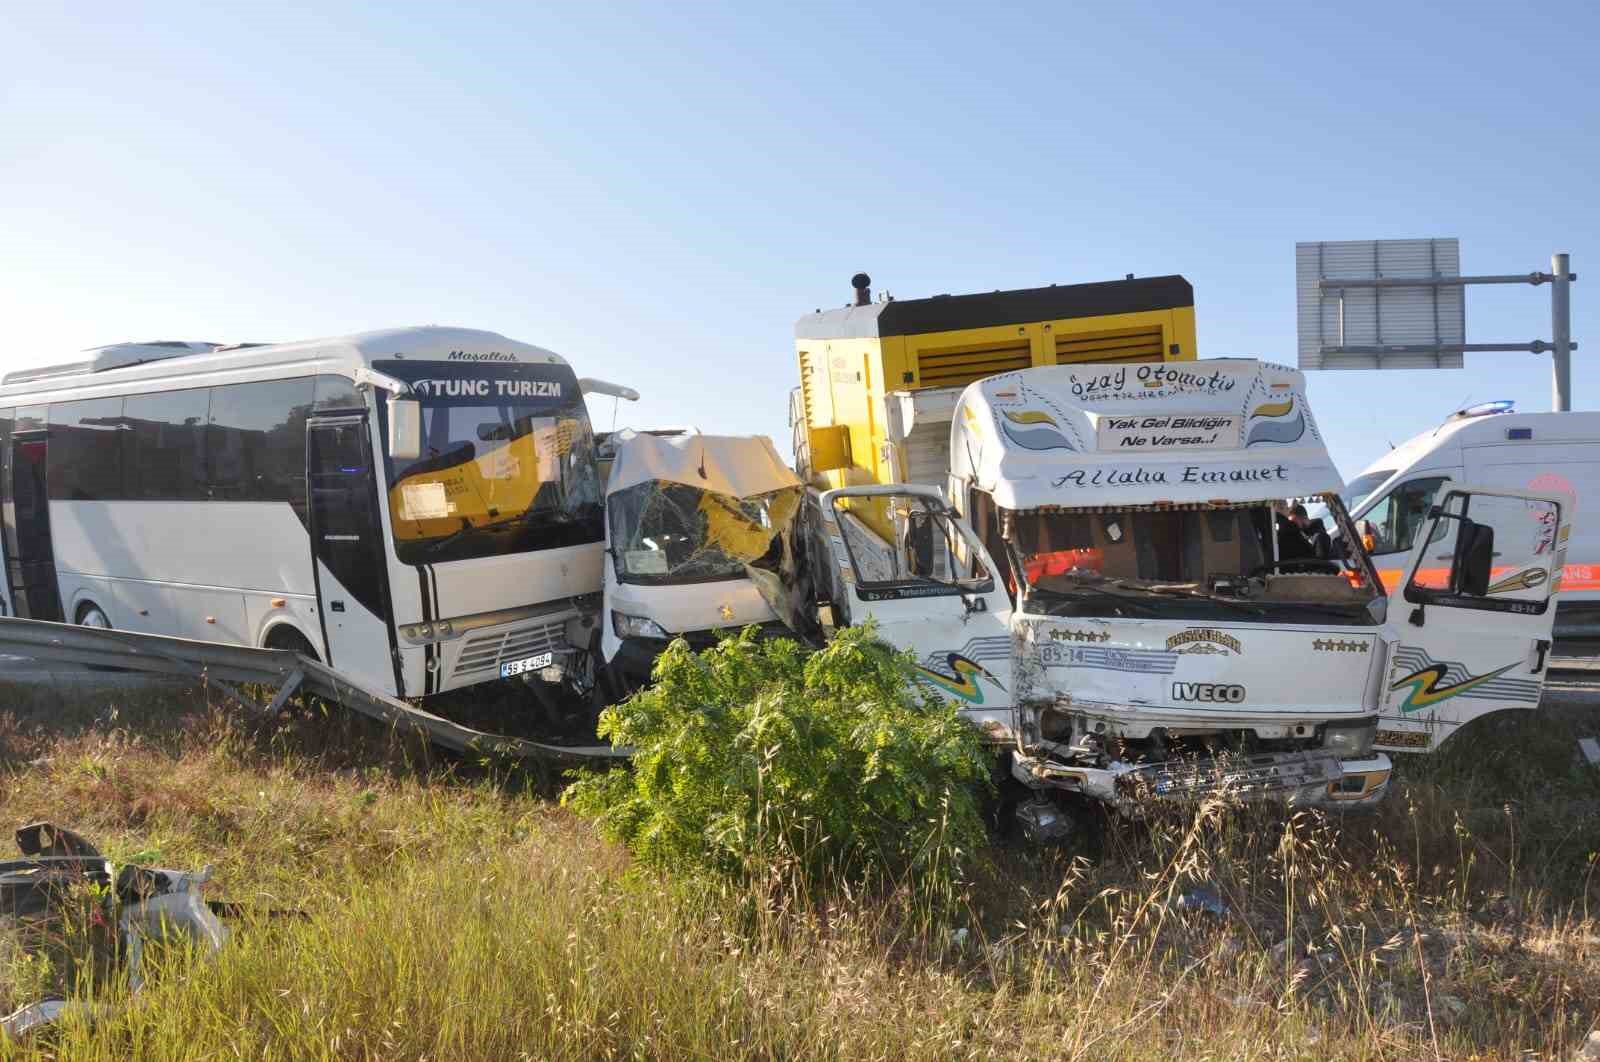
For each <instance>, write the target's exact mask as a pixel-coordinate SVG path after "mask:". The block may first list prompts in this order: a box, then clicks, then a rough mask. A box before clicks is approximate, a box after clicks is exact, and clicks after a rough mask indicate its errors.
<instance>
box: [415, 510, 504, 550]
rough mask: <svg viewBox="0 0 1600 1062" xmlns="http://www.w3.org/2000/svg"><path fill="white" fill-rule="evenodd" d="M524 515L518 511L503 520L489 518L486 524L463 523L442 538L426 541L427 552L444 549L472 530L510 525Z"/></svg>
mask: <svg viewBox="0 0 1600 1062" xmlns="http://www.w3.org/2000/svg"><path fill="white" fill-rule="evenodd" d="M526 515H527V514H526V513H519V514H518V515H516V516H511V517H507V518H506V519H504V520H491V521H490V522H489V523H487V524H471V523H469V524H465V525H463V526H461V527H458V528H456V529H455V530H454V531H452V532H450V533H449V534H448V535H446V536H444V537H443V538H441V539H438V540H436V541H434V542H430V543H428V553H430V554H433V553H438V552H439V551H440V550H442V549H444V548H445V547H446V546H448V545H450V544H451V543H453V542H459V541H461V540H462V539H463V538H466V537H467V536H468V535H470V534H472V533H473V532H474V531H498V530H499V529H501V528H502V527H510V526H512V525H513V524H516V523H519V522H521V521H522V519H523V518H524V517H525V516H526Z"/></svg>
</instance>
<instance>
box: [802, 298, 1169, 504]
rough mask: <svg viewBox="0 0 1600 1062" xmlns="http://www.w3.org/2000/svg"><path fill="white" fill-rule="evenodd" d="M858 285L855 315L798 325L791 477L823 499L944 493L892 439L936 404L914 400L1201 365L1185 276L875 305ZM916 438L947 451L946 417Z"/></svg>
mask: <svg viewBox="0 0 1600 1062" xmlns="http://www.w3.org/2000/svg"><path fill="white" fill-rule="evenodd" d="M855 279H856V290H857V305H854V306H847V307H844V308H843V309H838V310H825V311H819V312H817V313H813V314H808V315H806V316H805V317H802V318H801V319H800V320H799V321H798V322H796V324H795V350H796V352H797V354H798V356H799V362H800V387H799V389H798V392H797V394H796V397H795V400H794V403H793V408H792V410H791V418H792V419H793V421H794V428H795V467H796V470H797V471H798V472H799V474H800V476H801V478H803V479H805V480H807V481H808V482H810V483H811V484H812V485H813V486H816V487H818V488H821V489H828V488H831V487H844V486H856V485H860V484H867V483H897V482H918V481H920V482H928V481H930V479H931V480H932V481H933V482H936V483H939V484H941V485H942V483H943V478H942V476H943V474H942V472H939V473H937V475H938V477H939V478H937V479H935V478H933V477H934V476H935V474H936V472H935V470H934V469H933V468H931V467H920V468H919V467H917V465H918V458H917V454H918V452H919V451H918V449H917V448H916V447H915V446H912V445H908V443H909V442H910V432H911V429H910V428H909V426H907V429H906V431H905V432H904V433H902V432H897V430H896V428H897V417H898V416H899V411H900V409H901V408H903V407H904V406H905V404H906V402H908V401H910V400H915V399H927V398H930V397H933V396H928V395H920V396H919V395H917V394H916V393H917V392H926V391H930V390H935V389H945V390H948V391H949V392H950V395H951V400H950V408H951V409H953V408H954V396H955V395H957V394H959V392H960V390H961V388H964V387H965V386H966V385H967V384H969V383H971V382H972V381H974V380H980V379H982V378H984V377H986V376H994V375H996V374H998V373H1002V372H1010V371H1012V370H1015V369H1026V368H1030V367H1032V366H1036V365H1067V364H1072V363H1075V362H1119V361H1120V362H1152V361H1193V360H1194V359H1195V356H1196V354H1195V327H1194V289H1193V288H1192V287H1191V286H1190V285H1189V282H1188V281H1187V280H1185V279H1184V278H1183V277H1181V276H1165V277H1144V278H1140V279H1132V280H1112V281H1105V282H1102V283H1096V284H1063V285H1052V286H1050V287H1047V288H1024V289H1020V290H1017V291H995V292H989V293H985V294H976V295H935V296H934V297H932V298H928V299H900V300H893V299H891V300H889V301H886V302H876V303H874V302H872V301H871V300H870V297H869V293H868V289H867V284H868V283H870V281H868V279H867V277H866V276H865V275H864V274H861V275H858V276H857V277H856V278H855ZM924 419H925V418H924ZM916 430H917V431H919V432H926V433H927V434H928V436H929V437H930V439H933V440H935V442H937V436H938V435H939V433H940V431H941V430H942V434H943V440H944V441H943V443H942V447H943V448H944V449H947V448H948V439H949V421H948V417H946V419H945V421H944V424H943V427H942V429H941V428H940V426H939V425H938V424H936V423H924V424H921V425H920V426H919V427H918V429H916ZM934 449H935V448H928V449H927V450H926V452H928V453H932V452H934Z"/></svg>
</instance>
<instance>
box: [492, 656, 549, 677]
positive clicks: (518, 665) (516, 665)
mask: <svg viewBox="0 0 1600 1062" xmlns="http://www.w3.org/2000/svg"><path fill="white" fill-rule="evenodd" d="M555 658H556V654H554V653H540V654H539V655H538V656H525V657H523V658H522V659H521V660H508V661H506V662H505V663H504V664H501V665H500V677H501V678H510V677H511V676H512V675H521V674H523V673H524V672H528V671H543V670H544V669H545V668H547V667H549V666H550V665H551V664H552V663H553V662H554V661H555Z"/></svg>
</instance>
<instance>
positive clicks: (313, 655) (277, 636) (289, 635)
mask: <svg viewBox="0 0 1600 1062" xmlns="http://www.w3.org/2000/svg"><path fill="white" fill-rule="evenodd" d="M266 647H267V648H268V649H287V650H289V651H290V652H291V653H299V654H300V655H301V656H303V657H305V658H306V659H308V660H315V661H317V662H318V663H321V662H322V658H321V657H320V656H318V655H317V651H316V649H314V648H312V646H311V643H310V642H309V641H307V640H306V636H305V635H303V634H301V633H300V632H299V631H297V630H295V629H294V628H293V627H274V628H273V629H272V631H271V632H270V633H269V634H268V635H267V645H266Z"/></svg>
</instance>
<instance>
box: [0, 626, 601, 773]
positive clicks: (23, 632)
mask: <svg viewBox="0 0 1600 1062" xmlns="http://www.w3.org/2000/svg"><path fill="white" fill-rule="evenodd" d="M0 653H10V654H13V655H15V656H22V657H29V658H32V659H34V660H50V661H59V662H62V663H72V664H87V665H90V666H95V667H102V668H113V669H116V670H119V671H128V672H142V673H145V674H156V675H178V676H182V677H185V678H196V679H204V680H205V681H206V682H209V683H212V684H214V685H219V686H221V687H222V688H224V689H225V690H227V691H228V693H229V694H231V695H232V696H234V697H235V698H237V699H238V700H239V701H240V702H241V703H243V704H246V705H252V706H254V707H256V708H258V709H260V710H262V711H263V712H267V713H273V712H276V711H277V710H278V709H279V708H281V707H283V705H284V703H285V702H286V701H288V699H289V698H290V697H292V696H294V694H295V693H297V692H300V691H304V692H306V693H310V694H314V695H316V696H319V697H322V698H324V699H326V700H329V701H334V702H337V703H339V704H340V705H343V706H344V707H346V708H349V709H351V710H353V711H357V712H360V713H361V714H362V715H366V716H369V717H371V718H373V719H376V720H379V721H380V722H383V723H387V724H389V725H390V726H392V727H394V728H395V729H397V730H410V731H412V732H414V733H417V734H419V735H420V736H421V737H423V738H425V739H426V740H428V741H429V742H431V743H432V744H434V745H438V746H439V747H441V748H446V749H450V750H452V751H455V752H461V753H469V754H481V755H496V756H512V757H518V758H522V759H541V760H547V761H554V762H559V763H594V762H596V761H603V760H617V759H625V758H626V757H627V756H628V755H629V750H627V749H618V748H615V747H613V746H610V745H551V744H546V743H544V742H540V741H530V740H528V739H527V738H519V737H511V736H509V735H505V734H490V733H487V732H485V731H482V730H474V729H473V728H471V727H469V726H463V725H461V724H460V723H455V722H451V721H450V720H448V719H445V718H443V717H441V716H437V715H434V714H433V713H432V712H429V711H425V710H424V709H421V708H418V707H416V706H415V705H412V704H409V703H407V702H406V701H403V700H400V699H398V698H396V697H391V696H389V695H388V694H385V693H379V692H377V691H376V690H372V689H368V688H366V687H364V686H362V685H361V684H360V683H358V682H356V681H355V680H353V679H351V678H350V676H348V675H345V674H342V673H341V672H339V671H336V670H334V669H333V668H331V667H329V666H328V665H326V664H323V663H320V662H319V661H316V660H312V659H310V658H309V657H305V656H301V655H300V654H299V653H295V652H291V651H290V650H287V649H252V648H249V647H247V646H243V645H225V644H222V643H220V642H197V641H192V640H190V639H188V638H171V637H167V636H166V635H160V634H135V633H133V632H132V631H115V630H106V629H104V628H99V627H78V626H75V625H73V624H69V623H51V622H48V621H45V620H26V619H11V618H0ZM3 679H4V676H3V675H0V681H3ZM246 682H248V683H255V684H258V685H263V686H273V687H276V690H277V692H276V693H275V694H274V695H273V697H272V700H271V701H270V702H268V703H266V704H262V703H261V702H259V701H257V700H256V699H255V698H253V697H251V696H250V695H248V694H247V693H245V692H244V691H243V690H240V689H238V688H237V685H236V684H238V683H246Z"/></svg>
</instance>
